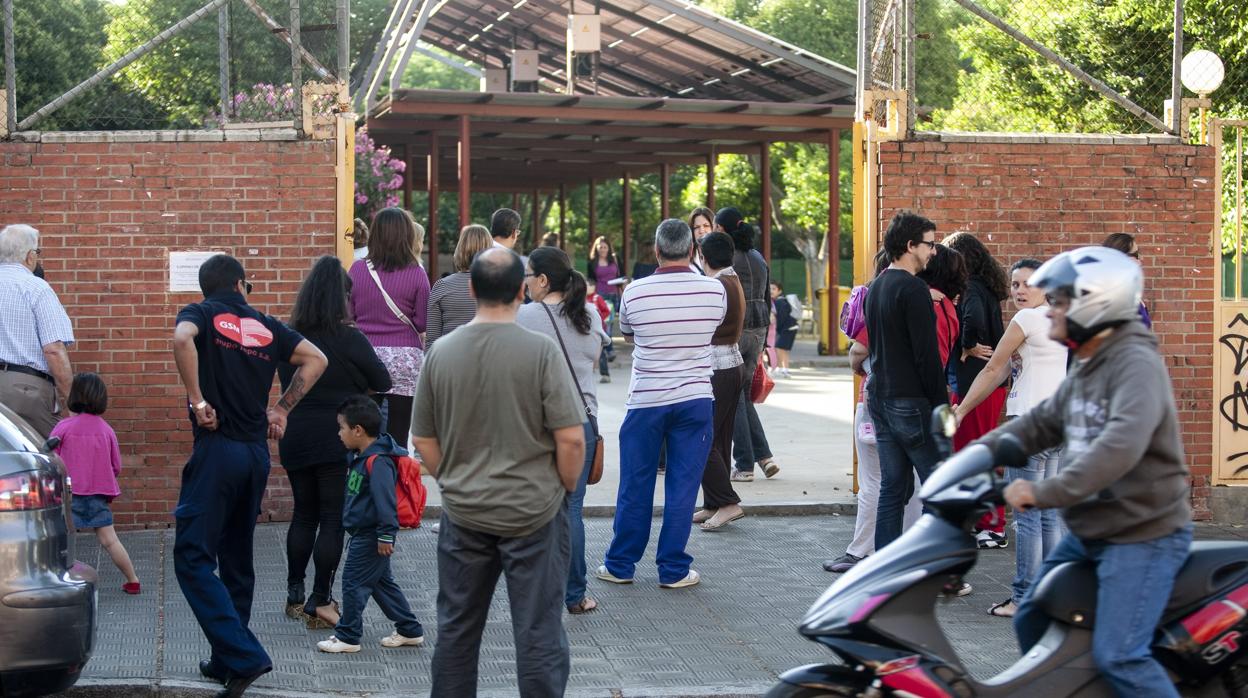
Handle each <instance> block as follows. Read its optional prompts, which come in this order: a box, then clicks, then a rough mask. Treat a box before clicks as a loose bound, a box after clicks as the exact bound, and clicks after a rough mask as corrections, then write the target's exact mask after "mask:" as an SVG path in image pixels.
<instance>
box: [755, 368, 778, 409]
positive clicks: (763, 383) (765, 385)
mask: <svg viewBox="0 0 1248 698" xmlns="http://www.w3.org/2000/svg"><path fill="white" fill-rule="evenodd" d="M774 387H776V382H775V381H773V380H772V379H771V376H769V375H767V367H765V366H763V357H762V356H759V357H758V363H757V364H755V365H754V378H753V380H751V381H750V401H751V402H753V403H754V404H756V405H761V404H763V402H764V401H766V400H767V396H768V395H771V389H772V388H774Z"/></svg>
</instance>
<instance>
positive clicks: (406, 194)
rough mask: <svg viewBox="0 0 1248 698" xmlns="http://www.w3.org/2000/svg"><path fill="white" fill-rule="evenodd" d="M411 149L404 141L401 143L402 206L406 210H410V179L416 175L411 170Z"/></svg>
mask: <svg viewBox="0 0 1248 698" xmlns="http://www.w3.org/2000/svg"><path fill="white" fill-rule="evenodd" d="M413 162H414V158H412V149H411V147H410V146H408V145H407V144H406V143H404V144H403V165H404V167H403V208H405V209H407V210H408V211H410V210H412V179H413V178H414V177H415V176H416V173H415V172H414V171H413V168H412V163H413Z"/></svg>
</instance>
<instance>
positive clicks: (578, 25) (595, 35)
mask: <svg viewBox="0 0 1248 698" xmlns="http://www.w3.org/2000/svg"><path fill="white" fill-rule="evenodd" d="M601 19H602V18H601V17H600V16H599V15H568V44H569V45H571V46H572V50H573V51H575V52H576V53H593V52H594V51H601V50H602V23H601Z"/></svg>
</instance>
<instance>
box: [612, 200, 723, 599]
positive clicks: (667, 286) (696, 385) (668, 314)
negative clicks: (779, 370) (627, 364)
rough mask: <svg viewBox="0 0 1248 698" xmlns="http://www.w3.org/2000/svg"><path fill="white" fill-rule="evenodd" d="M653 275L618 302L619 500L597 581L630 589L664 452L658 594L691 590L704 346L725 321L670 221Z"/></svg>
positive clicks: (709, 411)
mask: <svg viewBox="0 0 1248 698" xmlns="http://www.w3.org/2000/svg"><path fill="white" fill-rule="evenodd" d="M654 251H655V255H656V256H657V257H658V259H659V269H658V271H657V272H655V273H654V274H653V275H651V276H648V277H646V278H644V279H641V280H638V281H634V282H633V283H631V284H629V286H628V288H627V289H626V290H625V291H624V296H623V298H622V300H621V302H620V331H621V332H623V334H624V337H625V339H626V340H628V341H629V342H630V343H632V344H634V349H633V372H632V378H631V381H630V383H629V386H628V402H627V405H626V407H627V409H628V412H627V414H626V416H625V417H624V425H623V427H621V429H620V490H619V493H618V495H617V497H616V509H615V536H614V537H613V538H612V540H611V546H610V547H609V548H608V549H607V556H606V560H605V561H604V563H603V565H602V566H601V567H599V568H598V571H597V573H596V576H597V577H598V578H599V579H601V580H604V581H607V582H612V583H615V584H628V583H631V582H632V581H633V572H634V570H635V568H636V566H637V561H638V560H640V559H641V556H642V553H644V552H645V549H646V545H647V544H648V543H649V542H650V516H651V512H652V508H653V505H654V482H655V478H656V476H657V473H656V470H655V463H656V462H658V458H659V446H660V444H663V443H664V442H666V443H667V475H666V478H667V479H666V480H665V486H666V492H667V497H666V501H665V503H664V509H663V529H662V531H661V532H660V533H659V549H658V555H657V558H658V566H659V586H661V587H664V588H667V589H675V588H680V587H687V586H693V585H694V584H697V583H698V580H699V577H698V573H697V572H696V571H694V570H691V569H689V563H691V562H692V561H693V557H692V556H690V555H689V554H688V553H686V552H685V544H686V543H688V542H689V529H690V527H691V525H692V523H691V522H692V520H693V505H694V502H695V500H696V499H697V496H698V487H699V486H700V485H701V483H702V470H703V468H704V467H705V466H706V457H707V454H708V453H709V452H710V448H711V437H712V433H711V432H712V416H713V413H714V409H713V407H712V402H711V401H712V397H711V370H712V358H711V336H712V335H714V334H715V329H716V328H717V327H719V323H720V322H722V321H723V319H724V313H725V312H726V311H727V299H726V294H725V293H724V285H723V284H721V283H720V282H719V280H717V279H711V278H707V277H705V276H701V275H699V274H697V273H696V272H694V271H693V270H692V269H691V268H690V266H689V265H690V264H691V263H692V261H693V251H694V244H693V233H692V232H691V231H690V230H689V226H688V225H687V224H685V222H684V221H680V220H676V219H668V220H665V221H663V222H662V223H660V224H659V228H658V230H657V231H655V239H654Z"/></svg>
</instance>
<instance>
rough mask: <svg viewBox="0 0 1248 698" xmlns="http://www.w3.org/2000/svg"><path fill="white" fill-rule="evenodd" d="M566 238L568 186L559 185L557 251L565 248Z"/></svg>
mask: <svg viewBox="0 0 1248 698" xmlns="http://www.w3.org/2000/svg"><path fill="white" fill-rule="evenodd" d="M567 236H568V185H566V184H564V183H563V182H560V183H559V249H561V250H564V249H567V248H566V247H565V245H566V244H567V243H566V240H567Z"/></svg>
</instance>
